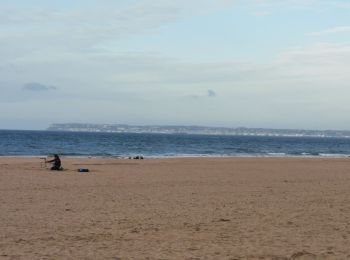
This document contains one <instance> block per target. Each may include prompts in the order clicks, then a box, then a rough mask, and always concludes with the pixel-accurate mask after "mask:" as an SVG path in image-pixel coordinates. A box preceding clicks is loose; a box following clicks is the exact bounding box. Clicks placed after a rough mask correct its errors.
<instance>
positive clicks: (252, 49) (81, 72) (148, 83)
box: [0, 0, 350, 129]
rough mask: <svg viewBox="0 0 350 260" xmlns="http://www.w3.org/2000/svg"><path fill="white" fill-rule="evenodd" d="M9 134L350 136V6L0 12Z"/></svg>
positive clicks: (207, 2) (94, 6) (241, 4)
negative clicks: (162, 129) (122, 127)
mask: <svg viewBox="0 0 350 260" xmlns="http://www.w3.org/2000/svg"><path fill="white" fill-rule="evenodd" d="M0 46H1V48H0V57H1V61H2V62H1V63H0V91H1V93H2V94H1V96H0V110H1V111H3V112H2V113H1V114H0V129H44V128H46V127H47V126H48V125H49V124H51V123H64V122H90V123H127V124H181V125H194V124H195V125H208V126H232V127H238V126H246V127H273V128H307V129H350V120H348V119H347V118H348V115H349V114H350V103H349V102H348V97H349V96H350V86H349V82H350V74H349V72H348V70H349V67H350V2H349V1H338V0H334V1H329V0H323V1H322V0H303V1H301V0H284V1H273V0H260V1H258V0H256V1H254V0H251V1H238V0H237V1H235V0H215V1H214V0H202V1H198V0H193V1H184V0H178V1H170V0H153V1H150V0H129V1H126V0H120V1H117V0H114V1H112V0H100V1H97V0H95V1H93V0H90V1H86V0H85V1H79V0H78V1H39V0H37V1H34V0H26V1H24V0H22V1H19V0H11V1H8V0H2V1H1V2H0Z"/></svg>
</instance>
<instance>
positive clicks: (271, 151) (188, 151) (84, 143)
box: [0, 130, 350, 158]
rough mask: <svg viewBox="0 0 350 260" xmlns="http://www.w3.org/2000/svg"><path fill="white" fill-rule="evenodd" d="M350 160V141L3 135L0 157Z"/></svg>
mask: <svg viewBox="0 0 350 260" xmlns="http://www.w3.org/2000/svg"><path fill="white" fill-rule="evenodd" d="M55 153H57V154H59V155H62V156H72V157H74V156H82V157H86V156H93V157H129V156H136V155H142V156H144V157H145V158H157V157H221V156H237V157H239V156H242V157H244V156H270V157H274V156H278V157H284V156H302V157H309V156H320V157H322V156H324V157H348V156H350V139H349V138H316V137H264V136H214V135H173V134H172V135H168V134H131V133H82V132H81V133H77V132H51V131H17V130H0V156H46V155H52V154H55Z"/></svg>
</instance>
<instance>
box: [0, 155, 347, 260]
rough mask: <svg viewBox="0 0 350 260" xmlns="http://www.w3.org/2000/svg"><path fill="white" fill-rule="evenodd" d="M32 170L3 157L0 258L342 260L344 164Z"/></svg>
mask: <svg viewBox="0 0 350 260" xmlns="http://www.w3.org/2000/svg"><path fill="white" fill-rule="evenodd" d="M40 161H41V160H40V159H38V158H0V230H1V232H0V259H349V258H350V159H300V158H298V159H296V158H197V159H190V158H186V159H162V160H121V159H108V160H107V159H88V158H87V159H68V158H62V161H63V166H64V167H65V169H66V170H65V171H62V172H51V171H49V170H47V169H45V168H41V165H40ZM82 167H84V168H89V169H90V172H89V173H78V172H77V171H76V169H78V168H82Z"/></svg>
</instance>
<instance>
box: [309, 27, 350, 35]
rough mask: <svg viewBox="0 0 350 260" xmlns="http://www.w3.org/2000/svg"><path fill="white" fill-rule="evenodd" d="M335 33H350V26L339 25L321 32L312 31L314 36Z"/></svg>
mask: <svg viewBox="0 0 350 260" xmlns="http://www.w3.org/2000/svg"><path fill="white" fill-rule="evenodd" d="M335 33H350V26H337V27H333V28H329V29H326V30H323V31H320V32H312V33H310V35H313V36H321V35H328V34H335Z"/></svg>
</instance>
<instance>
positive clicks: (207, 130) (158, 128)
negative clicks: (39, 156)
mask: <svg viewBox="0 0 350 260" xmlns="http://www.w3.org/2000/svg"><path fill="white" fill-rule="evenodd" d="M46 130H48V131H68V132H101V133H156V134H198V135H245V136H282V137H283V136H285V137H288V136H290V137H339V138H350V131H348V130H302V129H270V128H246V127H237V128H231V127H209V126H177V125H174V126H162V125H143V126H138V125H127V124H89V123H87V124H84V123H63V124H52V125H50V126H49V127H48V128H47V129H46Z"/></svg>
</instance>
